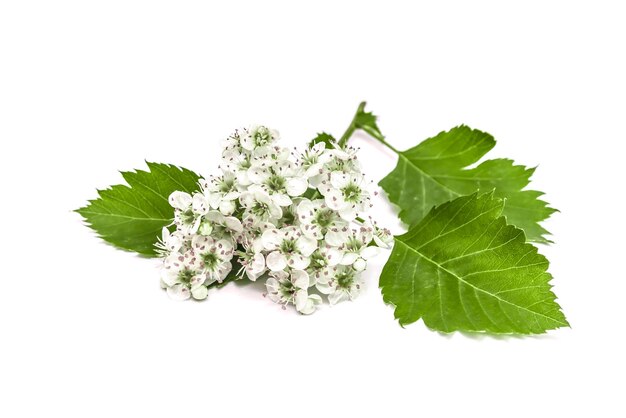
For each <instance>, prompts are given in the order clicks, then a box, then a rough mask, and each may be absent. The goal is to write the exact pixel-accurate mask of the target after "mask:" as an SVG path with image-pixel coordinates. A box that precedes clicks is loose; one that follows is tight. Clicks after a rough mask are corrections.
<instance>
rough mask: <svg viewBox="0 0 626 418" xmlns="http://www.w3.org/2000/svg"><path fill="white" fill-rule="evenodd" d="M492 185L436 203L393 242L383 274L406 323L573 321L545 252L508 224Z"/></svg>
mask: <svg viewBox="0 0 626 418" xmlns="http://www.w3.org/2000/svg"><path fill="white" fill-rule="evenodd" d="M503 209H504V203H503V201H502V200H501V199H498V198H495V197H493V194H492V193H487V194H483V195H478V194H477V193H476V194H473V195H471V196H463V197H459V198H457V199H455V200H453V201H451V202H447V203H444V204H442V205H441V206H438V207H435V208H434V209H432V210H431V211H430V212H429V213H428V214H427V215H426V217H425V218H424V219H423V220H422V221H421V222H420V223H419V224H417V225H415V226H413V227H412V228H411V229H410V230H409V231H408V232H407V233H406V234H404V235H400V236H398V237H396V243H395V245H394V248H393V251H392V253H391V256H390V258H389V261H388V262H387V264H386V265H385V267H384V269H383V272H382V275H381V277H380V287H381V289H382V293H383V298H384V300H385V302H387V303H391V304H393V305H395V316H396V318H397V319H398V320H399V322H400V324H401V325H405V324H410V323H412V322H415V321H417V320H418V319H419V318H422V319H423V320H424V323H425V324H426V325H427V326H428V327H429V328H431V329H434V330H438V331H443V332H452V331H487V332H492V333H507V334H539V333H543V332H545V331H547V330H550V329H555V328H560V327H564V326H569V324H568V323H567V320H566V319H565V316H564V315H563V313H562V312H561V309H560V307H559V305H558V304H557V303H556V302H555V295H554V293H552V291H551V290H550V289H551V285H550V283H549V282H550V280H551V278H552V276H551V275H550V273H548V272H547V268H548V260H547V259H546V258H545V257H544V256H542V255H540V254H538V253H537V249H536V248H535V247H534V246H533V245H532V244H529V243H527V242H526V239H525V237H524V232H523V231H522V230H521V229H518V228H516V227H514V226H512V225H507V223H506V219H505V217H504V216H502V213H503Z"/></svg>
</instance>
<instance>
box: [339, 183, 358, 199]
mask: <svg viewBox="0 0 626 418" xmlns="http://www.w3.org/2000/svg"><path fill="white" fill-rule="evenodd" d="M341 192H342V193H343V198H344V199H345V200H346V202H350V203H355V202H358V201H359V200H360V199H361V188H360V187H359V186H357V185H356V184H354V183H350V184H348V185H347V186H346V187H344V188H343V189H341Z"/></svg>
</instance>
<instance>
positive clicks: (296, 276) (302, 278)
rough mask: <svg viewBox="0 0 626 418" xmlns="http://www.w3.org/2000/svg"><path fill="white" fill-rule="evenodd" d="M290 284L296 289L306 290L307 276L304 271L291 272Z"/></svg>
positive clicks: (307, 285) (307, 284)
mask: <svg viewBox="0 0 626 418" xmlns="http://www.w3.org/2000/svg"><path fill="white" fill-rule="evenodd" d="M291 282H292V283H293V285H294V286H295V287H297V288H298V289H308V288H309V274H308V273H307V272H306V271H304V270H293V271H292V272H291Z"/></svg>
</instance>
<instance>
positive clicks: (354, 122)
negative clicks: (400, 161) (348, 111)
mask: <svg viewBox="0 0 626 418" xmlns="http://www.w3.org/2000/svg"><path fill="white" fill-rule="evenodd" d="M364 110H365V102H361V103H360V104H359V107H358V109H357V110H356V113H355V114H354V117H353V118H352V122H350V125H349V126H348V129H346V131H345V132H344V134H343V135H342V136H341V138H340V139H339V142H338V143H339V146H340V147H344V146H345V145H346V144H347V143H348V140H349V139H350V137H351V136H352V134H354V132H355V131H356V130H357V129H361V130H363V131H365V132H366V133H367V134H368V135H369V136H371V137H372V138H374V139H376V140H377V141H378V142H380V143H381V144H383V145H384V146H386V147H387V148H389V149H390V150H391V151H393V152H395V153H396V154H400V151H398V150H397V149H396V148H395V147H394V146H393V145H391V144H390V143H388V142H387V141H386V140H385V136H384V135H383V134H381V133H380V131H379V130H378V129H375V128H372V127H371V126H369V125H360V124H359V123H358V121H359V115H360V114H361V113H363V111H364Z"/></svg>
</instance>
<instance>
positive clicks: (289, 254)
mask: <svg viewBox="0 0 626 418" xmlns="http://www.w3.org/2000/svg"><path fill="white" fill-rule="evenodd" d="M261 239H262V240H263V246H264V247H265V249H266V250H268V251H271V252H270V253H269V254H268V255H267V258H266V260H265V262H266V264H267V267H268V268H269V269H270V270H272V271H279V270H283V269H284V268H285V267H287V266H289V267H291V268H293V269H297V270H302V269H305V268H307V267H308V265H309V263H310V261H311V260H310V259H309V256H310V255H311V254H312V253H313V251H315V249H316V248H317V241H316V240H314V239H312V238H309V237H307V236H305V235H304V234H303V233H302V231H300V229H299V228H297V227H295V226H288V227H285V228H282V229H269V230H267V231H265V232H263V235H262V237H261Z"/></svg>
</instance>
